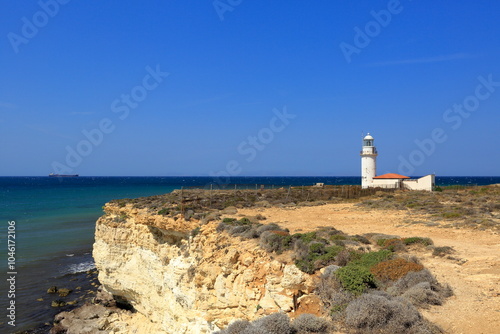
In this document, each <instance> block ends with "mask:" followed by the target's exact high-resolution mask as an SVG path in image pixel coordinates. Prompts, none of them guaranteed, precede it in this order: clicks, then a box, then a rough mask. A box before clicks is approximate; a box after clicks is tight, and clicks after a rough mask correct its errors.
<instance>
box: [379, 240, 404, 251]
mask: <svg viewBox="0 0 500 334" xmlns="http://www.w3.org/2000/svg"><path fill="white" fill-rule="evenodd" d="M377 244H378V245H379V246H382V248H383V249H387V250H390V251H391V252H396V251H404V250H405V246H404V244H403V241H402V240H401V239H398V238H393V239H380V240H378V241H377Z"/></svg>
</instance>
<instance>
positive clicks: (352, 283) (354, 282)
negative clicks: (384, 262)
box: [335, 264, 376, 295]
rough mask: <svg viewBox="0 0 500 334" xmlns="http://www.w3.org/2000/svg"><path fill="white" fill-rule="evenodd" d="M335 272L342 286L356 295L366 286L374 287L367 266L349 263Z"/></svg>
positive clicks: (373, 281)
mask: <svg viewBox="0 0 500 334" xmlns="http://www.w3.org/2000/svg"><path fill="white" fill-rule="evenodd" d="M335 274H336V275H337V277H338V279H339V281H340V283H342V287H344V289H346V290H347V291H349V292H351V293H353V294H356V295H360V294H362V293H363V292H365V290H366V289H367V288H374V287H376V285H375V277H374V276H373V274H372V273H371V272H370V270H369V269H368V268H367V267H365V266H361V265H359V264H354V265H351V264H349V265H347V266H345V267H343V268H340V269H339V270H337V271H336V272H335Z"/></svg>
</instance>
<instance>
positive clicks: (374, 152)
mask: <svg viewBox="0 0 500 334" xmlns="http://www.w3.org/2000/svg"><path fill="white" fill-rule="evenodd" d="M359 154H360V155H377V154H378V152H377V150H376V149H372V150H363V151H360V152H359Z"/></svg>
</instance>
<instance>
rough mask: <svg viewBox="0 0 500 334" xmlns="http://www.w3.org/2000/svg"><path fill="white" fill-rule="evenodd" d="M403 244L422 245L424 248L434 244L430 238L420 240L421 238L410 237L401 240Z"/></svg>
mask: <svg viewBox="0 0 500 334" xmlns="http://www.w3.org/2000/svg"><path fill="white" fill-rule="evenodd" d="M403 243H404V244H405V245H412V244H422V245H424V246H430V245H433V244H434V242H433V241H432V239H430V238H422V237H410V238H405V239H403Z"/></svg>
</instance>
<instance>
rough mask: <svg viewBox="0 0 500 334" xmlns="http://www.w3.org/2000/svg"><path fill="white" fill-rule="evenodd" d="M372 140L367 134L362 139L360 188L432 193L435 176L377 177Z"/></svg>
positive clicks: (393, 175) (385, 175)
mask: <svg viewBox="0 0 500 334" xmlns="http://www.w3.org/2000/svg"><path fill="white" fill-rule="evenodd" d="M374 141H375V140H374V138H373V137H372V136H371V135H370V134H369V133H368V134H367V135H366V136H365V137H364V138H363V148H362V150H361V153H360V155H361V187H362V188H397V189H407V190H427V191H432V190H433V189H434V187H435V175H434V174H429V175H426V176H424V177H421V178H418V179H412V178H410V177H409V176H405V175H400V174H396V173H388V174H383V175H378V176H376V175H377V156H378V152H377V149H376V147H375V145H374Z"/></svg>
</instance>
